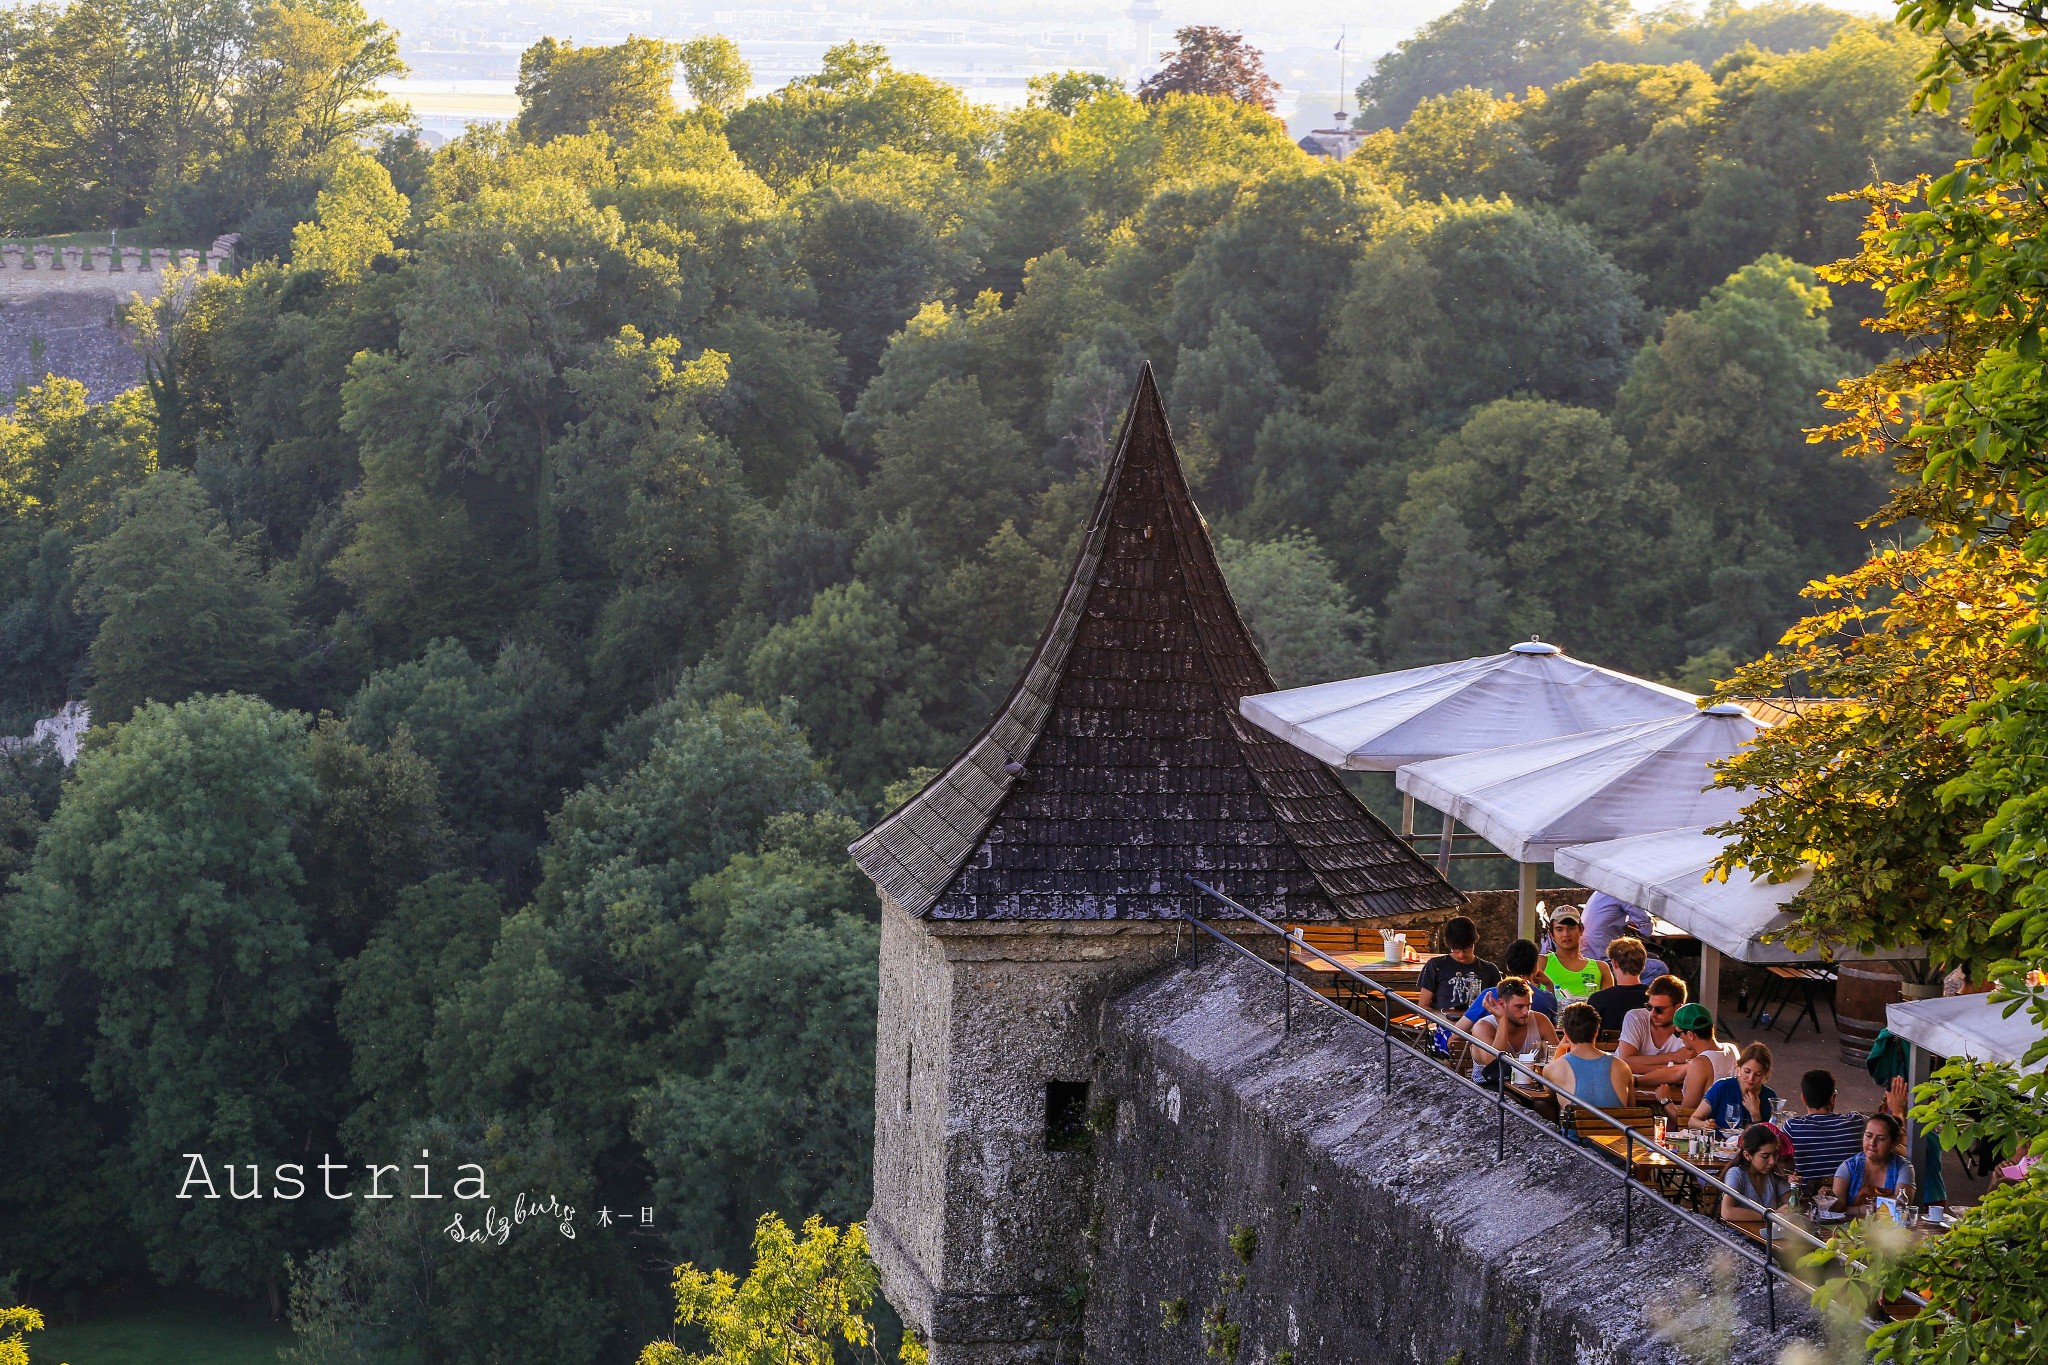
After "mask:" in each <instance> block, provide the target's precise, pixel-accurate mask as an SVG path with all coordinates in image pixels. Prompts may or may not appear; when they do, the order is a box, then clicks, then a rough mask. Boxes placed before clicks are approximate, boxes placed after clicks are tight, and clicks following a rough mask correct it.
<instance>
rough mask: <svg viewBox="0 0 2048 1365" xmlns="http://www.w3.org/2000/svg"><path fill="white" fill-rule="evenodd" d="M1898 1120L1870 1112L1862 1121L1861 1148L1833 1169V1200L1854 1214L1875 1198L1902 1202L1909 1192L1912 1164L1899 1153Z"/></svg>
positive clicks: (1851, 1215) (1866, 1207) (1866, 1210)
mask: <svg viewBox="0 0 2048 1365" xmlns="http://www.w3.org/2000/svg"><path fill="white" fill-rule="evenodd" d="M1900 1132H1901V1129H1900V1125H1899V1121H1898V1120H1897V1119H1895V1118H1893V1117H1892V1116H1891V1115H1890V1114H1872V1115H1871V1116H1870V1117H1869V1118H1867V1119H1865V1120H1864V1121H1863V1150H1862V1151H1860V1152H1858V1153H1857V1154H1856V1155H1855V1156H1852V1157H1850V1158H1849V1159H1848V1160H1847V1161H1845V1162H1843V1163H1842V1169H1841V1170H1839V1171H1836V1172H1835V1202H1836V1204H1837V1205H1839V1206H1840V1208H1841V1210H1842V1212H1844V1213H1846V1214H1848V1215H1849V1216H1850V1217H1852V1218H1853V1217H1856V1216H1858V1215H1860V1214H1865V1213H1868V1212H1869V1211H1870V1207H1871V1205H1872V1203H1873V1202H1874V1201H1876V1200H1878V1199H1897V1200H1899V1201H1901V1202H1905V1201H1907V1200H1908V1199H1910V1198H1911V1196H1912V1193H1913V1163H1911V1162H1910V1161H1907V1160H1906V1158H1904V1157H1903V1156H1900V1155H1899V1134H1900Z"/></svg>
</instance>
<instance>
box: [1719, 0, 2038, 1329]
mask: <svg viewBox="0 0 2048 1365" xmlns="http://www.w3.org/2000/svg"><path fill="white" fill-rule="evenodd" d="M1987 16H1989V17H1992V18H1995V19H1997V20H1998V21H1999V22H1997V23H1992V24H1979V25H1977V26H1976V27H1972V28H1969V29H1967V30H1964V29H1962V28H1960V27H1951V26H1960V25H1971V24H1974V23H1976V21H1978V20H1979V19H1980V18H1983V17H1987ZM1900 17H1901V20H1902V21H1903V22H1905V23H1906V24H1908V25H1910V26H1912V27H1914V28H1915V29H1917V30H1918V31H1920V32H1923V33H1927V34H1937V33H1943V32H1944V31H1945V32H1946V34H1947V36H1948V41H1946V42H1945V43H1944V44H1943V45H1942V46H1941V47H1940V48H1938V49H1937V50H1936V54H1935V56H1934V58H1933V60H1932V61H1931V62H1930V64H1929V65H1928V67H1927V69H1926V70H1925V72H1924V73H1923V84H1922V89H1921V94H1920V99H1921V100H1922V101H1923V102H1924V103H1925V104H1926V105H1927V106H1928V107H1931V108H1935V109H1943V108H1946V107H1948V106H1949V104H1950V103H1951V102H1955V103H1957V104H1961V103H1962V100H1963V97H1965V96H1967V98H1968V106H1967V118H1968V121H1969V124H1970V127H1971V130H1972V132H1973V134H1974V136H1975V141H1974V143H1973V145H1972V147H1971V150H1970V155H1969V156H1968V157H1966V158H1964V159H1963V160H1962V161H1960V162H1959V163H1958V164H1957V165H1956V167H1955V169H1954V170H1953V171H1951V172H1950V173H1948V174H1946V175H1943V176H1941V177H1939V178H1938V179H1934V180H1932V181H1931V182H1923V183H1921V184H1919V185H1912V186H1901V185H1894V184H1880V185H1876V186H1873V187H1871V188H1870V189H1869V190H1867V191H1866V192H1864V194H1863V195H1861V196H1859V197H1861V198H1864V199H1866V200H1867V201H1869V203H1870V204H1871V206H1872V208H1873V212H1872V215H1871V219H1870V223H1869V227H1868V230H1867V231H1866V233H1865V235H1864V239H1863V240H1864V249H1863V251H1862V252H1861V253H1860V254H1859V255H1858V256H1856V257H1854V258H1851V259H1849V260H1847V261H1845V262H1843V263H1842V264H1841V265H1840V266H1839V267H1837V268H1836V269H1835V270H1834V271H1833V272H1832V274H1833V277H1834V278H1836V279H1845V280H1846V279H1863V280H1867V281H1870V282H1874V283H1876V284H1878V285H1880V286H1881V287H1883V288H1884V290H1885V298H1886V313H1885V315H1884V316H1883V318H1881V319H1879V320H1878V321H1877V323H1876V324H1875V325H1876V326H1877V327H1878V328H1879V329H1880V330H1881V331H1885V332H1889V333H1892V334H1895V335H1897V336H1899V337H1901V338H1902V339H1904V340H1906V341H1907V342H1908V343H1909V344H1908V346H1907V347H1906V348H1904V349H1903V350H1901V351H1900V352H1898V353H1897V354H1896V356H1895V357H1894V358H1892V359H1890V360H1888V361H1886V362H1885V363H1883V364H1881V365H1879V366H1878V367H1877V369H1876V370H1874V371H1873V372H1872V373H1870V374H1869V375H1867V376H1865V377H1863V378H1860V379H1857V380H1853V381H1850V382H1849V383H1846V384H1844V385H1842V386H1841V387H1840V388H1839V389H1838V390H1837V391H1836V392H1835V394H1833V395H1832V396H1831V398H1830V400H1829V401H1830V404H1831V406H1833V407H1835V408H1837V409H1838V410H1839V411H1840V412H1841V413H1842V414H1843V416H1842V418H1841V420H1840V421H1839V422H1838V423H1837V424H1836V425H1835V426H1833V427H1832V428H1830V429H1827V430H1824V431H1820V432H1817V433H1816V436H1817V437H1827V438H1836V439H1844V440H1847V441H1848V442H1849V443H1851V445H1852V448H1855V449H1858V450H1860V451H1862V452H1864V453H1869V454H1876V455H1882V456H1884V457H1887V458H1889V459H1890V460H1891V461H1892V462H1893V463H1894V464H1895V465H1896V466H1897V468H1898V469H1899V470H1900V472H1901V473H1903V474H1905V475H1907V476H1909V477H1910V478H1911V479H1912V482H1910V483H1909V484H1907V485H1905V486H1903V487H1902V488H1901V489H1900V490H1899V491H1898V493H1897V494H1896V496H1895V497H1894V498H1893V500H1892V502H1891V504H1890V505H1889V506H1888V507H1887V509H1886V510H1885V513H1884V514H1883V515H1884V518H1885V519H1886V520H1888V521H1891V522H1894V523H1896V522H1900V521H1903V520H1905V519H1907V518H1909V517H1912V518H1918V519H1919V520H1920V521H1921V522H1922V523H1923V524H1924V525H1925V526H1926V528H1927V530H1928V533H1929V535H1928V539H1927V540H1926V541H1925V543H1924V544H1922V545H1919V546H1916V547H1914V548H1912V549H1910V550H1894V551H1889V552H1887V553H1885V554H1883V555H1881V556H1880V557H1879V558H1878V559H1876V560H1874V561H1872V563H1871V564H1869V565H1867V566H1866V567H1865V568H1864V569H1863V570H1861V571H1859V573H1858V574H1855V575H1851V576H1849V577H1848V578H1845V579H1843V580H1840V581H1837V582H1833V583H1830V584H1828V585H1825V586H1823V587H1821V588H1819V589H1817V590H1816V592H1815V595H1817V596H1823V597H1830V598H1833V599H1835V600H1837V601H1838V602H1840V603H1841V604H1842V605H1841V606H1840V607H1838V608H1837V609H1835V610H1833V611H1831V612H1830V613H1827V614H1823V615H1821V616H1817V617H1814V618H1811V619H1809V620H1808V621H1806V622H1803V623H1801V625H1800V626H1798V627H1796V628H1795V629H1794V631H1793V633H1792V634H1791V635H1789V636H1788V637H1787V638H1786V641H1785V643H1786V644H1787V645H1788V646H1790V649H1789V650H1788V651H1787V653H1786V654H1785V655H1784V656H1782V657H1781V658H1778V659H1773V660H1765V661H1763V662H1761V663H1758V664H1754V665H1751V666H1750V667H1748V668H1746V669H1744V670H1741V671H1740V672H1739V673H1738V675H1737V677H1736V678H1735V679H1734V680H1733V681H1732V683H1731V684H1729V686H1728V687H1727V688H1726V689H1724V695H1745V694H1746V695H1758V694H1760V693H1762V692H1763V691H1765V690H1767V689H1769V688H1771V687H1773V686H1775V685H1777V684H1780V683H1782V682H1784V681H1786V680H1787V679H1788V678H1790V677H1792V676H1794V675H1795V674H1796V675H1801V676H1804V677H1806V678H1808V679H1810V680H1812V681H1813V683H1814V684H1815V686H1816V689H1817V690H1818V691H1819V692H1821V694H1822V695H1823V697H1825V698H1828V699H1829V700H1828V701H1827V702H1826V703H1825V704H1823V705H1821V706H1819V707H1817V708H1816V709H1814V710H1812V711H1810V712H1807V713H1804V714H1802V715H1800V716H1799V717H1798V718H1797V719H1795V720H1794V721H1792V722H1790V723H1788V724H1787V725H1785V726H1782V727H1780V728H1779V729H1777V730H1775V731H1773V732H1772V733H1771V734H1770V735H1769V736H1767V737H1766V739H1765V741H1764V742H1763V743H1760V744H1759V745H1757V746H1756V747H1755V748H1754V749H1753V750H1752V751H1751V752H1749V753H1747V754H1745V755H1743V756H1742V757H1740V758H1739V759H1737V760H1736V761H1734V762H1732V763H1730V764H1728V765H1727V766H1726V770H1725V771H1724V773H1723V775H1722V776H1723V779H1724V780H1725V781H1728V782H1731V783H1737V784H1741V783H1747V782H1756V783H1757V784H1758V785H1760V786H1761V787H1762V788H1763V789H1764V793H1765V794H1764V796H1763V798H1762V799H1761V800H1759V801H1758V802H1756V803H1755V804H1753V805H1752V806H1751V807H1750V808H1749V809H1748V810H1747V811H1745V813H1744V815H1743V816H1742V817H1741V818H1740V819H1739V820H1737V821H1736V822H1734V823H1733V824H1732V825H1731V826H1729V830H1730V832H1732V833H1734V834H1735V835H1736V836H1737V841H1736V843H1735V844H1734V845H1732V846H1731V849H1730V851H1729V854H1728V856H1727V858H1726V859H1724V864H1725V865H1728V866H1729V867H1731V868H1732V867H1733V866H1734V865H1736V864H1740V863H1750V864H1753V865H1756V866H1760V867H1762V868H1764V869H1765V870H1767V871H1770V872H1773V873H1776V874H1778V875H1785V874H1788V873H1789V872H1790V871H1791V870H1792V868H1793V867H1794V866H1795V865H1796V864H1798V863H1800V862H1802V861H1804V862H1811V863H1812V864H1813V865H1814V866H1815V869H1816V872H1815V877H1814V880H1813V883H1812V884H1811V886H1810V887H1809V888H1808V889H1807V890H1806V891H1805V892H1803V893H1802V894H1801V895H1800V896H1799V897H1798V898H1797V899H1796V900H1795V901H1794V903H1793V907H1794V909H1795V911H1796V912H1797V913H1798V915H1799V917H1800V919H1799V923H1798V925H1797V926H1795V930H1794V933H1793V935H1792V936H1793V937H1795V938H1797V939H1800V940H1802V941H1812V940H1822V941H1834V942H1859V941H1861V942H1871V941H1874V942H1876V943H1879V944H1882V945H1888V946H1890V945H1899V944H1905V943H1912V942H1917V941H1922V940H1924V941H1925V942H1926V943H1927V944H1928V946H1929V949H1930V955H1931V956H1932V957H1933V958H1934V959H1935V960H1936V961H1937V962H1938V963H1940V964H1942V965H1953V966H1960V967H1963V968H1965V969H1966V970H1967V971H1968V972H1969V974H1970V975H1971V977H1972V978H1973V979H1974V980H1977V981H1991V982H1994V983H1996V984H1997V985H1998V987H1999V990H1998V991H1997V992H1996V993H1994V995H1993V996H1992V999H1993V1000H1994V1001H2002V1002H2006V1004H2005V1007H2006V1010H2007V1012H2008V1013H2011V1012H2013V1011H2016V1010H2020V1009H2025V1010H2027V1011H2028V1012H2029V1014H2030V1015H2031V1017H2032V1018H2033V1019H2034V1020H2035V1022H2036V1023H2037V1024H2038V1025H2040V1026H2041V1027H2042V1029H2043V1030H2044V1032H2048V989H2044V988H2042V987H2041V986H2038V985H2033V984H2030V982H2033V981H2038V980H2039V979H2040V978H2039V976H2038V975H2030V974H2034V973H2038V972H2039V971H2041V970H2042V969H2043V968H2048V873H2044V872H2043V871H2042V869H2043V867H2044V866H2048V798H2044V796H2043V791H2044V789H2048V759H2044V758H2043V753H2044V750H2048V743H2044V740H2048V700H2044V699H2048V627H2044V623H2043V621H2042V617H2041V605H2042V600H2043V596H2044V593H2048V464H2044V463H2043V461H2042V458H2041V454H2040V452H2041V451H2042V450H2043V449H2048V403H2044V402H2043V377H2042V369H2041V357H2042V354H2043V350H2044V340H2048V299H2044V298H2043V290H2042V284H2041V282H2042V280H2043V279H2044V278H2048V244H2044V240H2043V233H2042V228H2043V226H2044V221H2048V220H2044V210H2043V208H2042V205H2043V203H2044V200H2043V195H2042V192H2043V190H2044V189H2048V156H2044V149H2048V142H2044V138H2048V115H2044V101H2043V98H2042V92H2043V91H2044V89H2048V6H2044V5H2043V4H2041V3H2039V0H2011V2H2010V3H2007V2H2005V0H1997V2H1996V3H1991V4H1977V3H1972V2H1971V0H1960V2H1958V3H1951V0H1908V2H1907V3H1904V4H1902V5H1901V6H1900ZM2043 1057H2048V1039H2044V1041H2042V1042H2039V1043H2036V1044H2035V1045H2034V1047H2033V1048H2032V1049H2031V1051H2030V1053H2029V1054H2028V1057H2027V1059H2025V1060H2029V1061H2039V1060H2040V1059H2042V1058H2043ZM1916 1101H1917V1104H1916V1107H1915V1110H1914V1114H1915V1117H1916V1118H1918V1119H1920V1120H1921V1121H1922V1122H1924V1123H1927V1124H1929V1125H1930V1126H1932V1127H1933V1128H1934V1130H1935V1131H1936V1132H1938V1133H1939V1135H1940V1137H1941V1140H1942V1143H1943V1144H1944V1146H1946V1147H1947V1148H1949V1149H1950V1150H1957V1149H1960V1148H1963V1147H1965V1146H1977V1145H1980V1146H1981V1148H1982V1149H1983V1150H1985V1151H1988V1152H1989V1153H1990V1154H1991V1155H1992V1156H1993V1158H1994V1159H1996V1160H1998V1161H2000V1162H2004V1161H2009V1160H2010V1159H2011V1158H2013V1157H2014V1156H2015V1155H2017V1154H2021V1153H2026V1152H2029V1151H2031V1152H2034V1153H2037V1154H2048V1103H2044V1102H2048V1076H2044V1075H2043V1074H2041V1073H2039V1072H2035V1073H2032V1074H2024V1075H2023V1074H2021V1073H2020V1072H2018V1071H2017V1070H2015V1068H2013V1067H2010V1066H1998V1067H1983V1066H1978V1065H1976V1064H1974V1063H1971V1062H1968V1061H1966V1060H1961V1059H1957V1060H1953V1061H1951V1062H1950V1063H1949V1064H1948V1065H1946V1066H1945V1067H1944V1068H1943V1069H1942V1070H1941V1071H1940V1072H1939V1073H1938V1074H1937V1075H1936V1076H1935V1078H1934V1079H1933V1081H1932V1082H1931V1083H1930V1084H1929V1085H1926V1086H1923V1087H1921V1089H1920V1091H1919V1093H1918V1094H1917V1096H1916ZM1887 1231H1888V1230H1887V1229H1885V1228H1884V1227H1882V1226H1877V1225H1875V1224H1866V1225H1864V1226H1862V1227H1859V1228H1857V1229H1854V1230H1852V1231H1850V1232H1848V1233H1845V1234H1844V1235H1843V1236H1842V1237H1840V1238H1838V1239H1837V1241H1836V1243H1835V1249H1837V1250H1840V1251H1843V1252H1846V1253H1849V1254H1851V1255H1853V1256H1856V1257H1860V1258H1862V1259H1863V1260H1864V1263H1865V1264H1864V1268H1863V1269H1862V1270H1861V1271H1859V1272H1858V1273H1856V1274H1853V1275H1852V1276H1851V1277H1850V1278H1849V1279H1847V1280H1846V1281H1843V1282H1841V1283H1838V1284H1834V1285H1830V1286H1828V1287H1827V1288H1826V1289H1824V1290H1823V1291H1822V1297H1823V1299H1825V1300H1834V1301H1839V1302H1841V1303H1843V1304H1846V1305H1848V1306H1851V1307H1853V1308H1855V1309H1858V1310H1859V1311H1860V1310H1861V1309H1864V1308H1867V1307H1869V1306H1870V1305H1872V1304H1873V1303H1875V1301H1876V1300H1877V1299H1879V1298H1884V1297H1894V1296H1897V1295H1899V1294H1901V1293H1903V1292H1905V1291H1908V1290H1910V1291H1914V1292H1917V1293H1920V1294H1922V1295H1924V1296H1925V1297H1926V1299H1927V1301H1928V1303H1929V1305H1930V1311H1927V1312H1923V1313H1920V1314H1918V1315H1916V1316H1914V1317H1912V1318H1910V1319H1908V1320H1905V1321H1901V1322H1892V1323H1887V1324H1886V1325H1884V1326H1882V1327H1880V1328H1879V1329H1878V1330H1877V1331H1876V1332H1875V1333H1874V1334H1873V1335H1872V1337H1871V1339H1870V1345H1871V1347H1872V1349H1873V1351H1874V1353H1875V1354H1876V1356H1877V1358H1878V1359H1880V1360H1887V1361H1902V1362H1903V1361H1916V1362H1935V1361H1942V1362H1949V1361H1959V1360H1969V1361H1973V1362H1977V1361H1984V1362H2018V1361H2022V1360H2032V1359H2035V1358H2037V1357H2038V1355H2039V1340H2038V1338H2039V1332H2040V1327H2041V1323H2042V1322H2043V1320H2044V1318H2048V1263H2044V1262H2043V1260H2042V1258H2041V1256H2040V1246H2041V1242H2042V1237H2043V1234H2044V1231H2048V1170H2044V1169H2043V1168H2042V1167H2039V1166H2036V1167H2035V1168H2034V1169H2033V1170H2032V1171H2031V1173H2030V1174H2029V1175H2028V1176H2027V1178H2025V1179H2024V1180H2022V1181H2019V1182H2016V1183H2008V1184H2003V1185H2000V1186H1999V1187H1998V1188H1996V1189H1994V1190H1992V1191H1991V1192H1990V1193H1989V1194H1988V1195H1987V1196H1986V1197H1985V1198H1984V1200H1983V1201H1982V1202H1981V1203H1980V1204H1978V1205H1977V1206H1976V1207H1974V1208H1972V1209H1970V1210H1969V1211H1968V1213H1967V1214H1966V1215H1965V1216H1964V1217H1963V1218H1962V1220H1961V1221H1960V1223H1958V1224H1957V1225H1956V1226H1955V1227H1954V1228H1953V1229H1951V1230H1950V1231H1949V1232H1947V1233H1946V1234H1945V1235H1944V1236H1942V1237H1940V1238H1939V1239H1935V1240H1933V1241H1929V1242H1925V1243H1921V1244H1918V1245H1904V1244H1902V1243H1901V1242H1900V1240H1899V1239H1896V1238H1888V1237H1887V1236H1886V1235H1885V1234H1886V1232H1887Z"/></svg>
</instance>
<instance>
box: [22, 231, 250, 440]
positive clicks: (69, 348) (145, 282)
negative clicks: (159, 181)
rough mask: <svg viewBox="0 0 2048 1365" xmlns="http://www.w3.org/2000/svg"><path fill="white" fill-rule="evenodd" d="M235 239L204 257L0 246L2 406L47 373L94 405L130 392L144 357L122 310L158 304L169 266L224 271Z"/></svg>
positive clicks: (221, 240)
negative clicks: (76, 386)
mask: <svg viewBox="0 0 2048 1365" xmlns="http://www.w3.org/2000/svg"><path fill="white" fill-rule="evenodd" d="M239 241H240V238H239V237H236V236H234V235H232V234H230V235H229V236H225V237H221V238H218V239H216V240H215V242H214V244H213V245H212V246H211V247H210V248H208V249H207V251H206V252H205V253H204V254H201V253H200V252H198V251H196V250H181V251H176V252H173V251H170V250H167V249H164V248H161V247H156V248H150V249H147V250H145V249H143V248H140V247H123V248H121V249H120V250H119V251H114V250H112V249H111V248H109V247H104V246H99V247H91V248H86V247H75V246H74V247H61V248H53V247H50V246H47V245H42V246H38V245H32V244H24V243H21V242H5V243H0V404H6V403H9V402H11V401H12V398H13V395H14V394H15V393H16V392H17V391H18V390H20V389H23V388H27V387H29V386H31V385H35V384H40V383H42V382H43V380H44V378H45V377H46V376H48V375H52V374H56V375H62V376H64V377H65V378H67V379H76V380H79V381H80V382H82V383H83V384H84V385H85V387H86V389H87V391H88V392H89V394H90V395H91V397H92V398H93V399H94V400H95V401H98V400H102V399H107V398H111V397H113V396H114V395H115V394H117V393H120V392H121V391H122V390H124V389H128V388H132V387H133V386H134V385H135V384H137V383H138V382H140V381H141V378H142V357H141V356H139V355H138V354H137V353H136V351H135V348H134V347H133V346H132V345H131V344H130V343H129V340H128V337H127V335H126V333H125V332H124V331H123V329H122V328H121V326H120V325H119V314H120V310H121V308H122V307H123V306H124V305H125V304H127V303H128V301H129V299H130V298H132V297H133V296H134V295H137V294H140V295H141V296H142V297H143V298H145V299H153V298H155V297H156V296H157V294H158V292H159V291H160V290H161V288H162V284H163V271H164V269H165V267H167V266H169V265H171V264H173V263H177V264H180V265H182V266H184V267H186V268H191V269H198V270H201V271H203V272H205V273H207V274H220V273H222V272H223V271H225V270H227V268H228V267H229V266H230V265H231V264H232V262H233V258H234V253H235V246H236V244H237V243H238V242H239Z"/></svg>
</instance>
